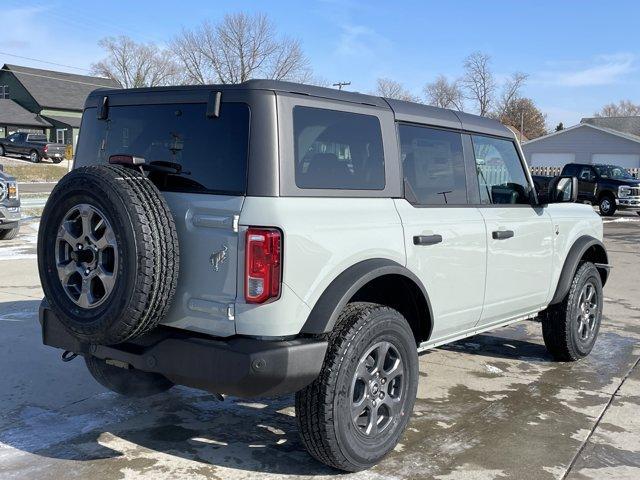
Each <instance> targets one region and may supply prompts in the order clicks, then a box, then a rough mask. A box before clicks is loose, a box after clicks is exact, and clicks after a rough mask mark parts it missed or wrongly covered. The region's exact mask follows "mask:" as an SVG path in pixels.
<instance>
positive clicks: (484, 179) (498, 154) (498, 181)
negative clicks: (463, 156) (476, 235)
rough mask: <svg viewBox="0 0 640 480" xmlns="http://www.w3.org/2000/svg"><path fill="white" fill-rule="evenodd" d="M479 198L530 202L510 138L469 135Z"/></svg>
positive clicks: (520, 163)
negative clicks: (478, 187)
mask: <svg viewBox="0 0 640 480" xmlns="http://www.w3.org/2000/svg"><path fill="white" fill-rule="evenodd" d="M471 139H472V141H473V150H474V153H475V159H476V170H477V174H478V183H479V186H480V201H481V202H482V203H485V204H530V203H531V200H530V195H531V186H530V185H529V182H528V180H527V176H526V174H525V171H524V168H523V166H522V162H521V161H520V157H519V156H518V152H517V150H516V146H515V144H514V143H513V142H512V141H511V140H502V139H499V138H492V137H485V136H481V135H472V137H471Z"/></svg>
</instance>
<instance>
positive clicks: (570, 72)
mask: <svg viewBox="0 0 640 480" xmlns="http://www.w3.org/2000/svg"><path fill="white" fill-rule="evenodd" d="M636 60H637V59H636V56H635V55H634V54H631V53H617V54H612V55H599V56H597V57H595V58H594V59H593V60H591V61H590V62H589V63H588V64H587V63H585V62H580V63H578V64H576V65H575V66H574V67H573V68H571V69H564V70H555V71H546V72H541V73H540V74H539V75H537V78H535V79H534V80H535V81H536V83H542V84H550V85H559V86H564V87H589V86H599V85H613V84H616V83H620V82H621V81H622V80H624V78H625V77H626V76H627V75H629V74H631V73H633V72H634V71H636V70H637V67H636Z"/></svg>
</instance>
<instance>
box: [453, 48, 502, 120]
mask: <svg viewBox="0 0 640 480" xmlns="http://www.w3.org/2000/svg"><path fill="white" fill-rule="evenodd" d="M490 63H491V57H490V56H489V55H487V54H486V53H482V52H474V53H472V54H471V55H469V56H468V57H467V58H465V60H464V64H463V67H464V74H463V76H462V78H461V80H460V83H461V85H462V87H463V88H464V89H465V90H466V94H467V98H468V99H469V100H471V101H472V102H473V103H474V105H475V107H476V109H477V111H478V113H479V114H480V115H482V116H486V115H487V114H488V113H489V112H490V110H491V107H492V104H493V102H494V95H495V90H496V81H495V78H494V76H493V73H492V72H491V68H490Z"/></svg>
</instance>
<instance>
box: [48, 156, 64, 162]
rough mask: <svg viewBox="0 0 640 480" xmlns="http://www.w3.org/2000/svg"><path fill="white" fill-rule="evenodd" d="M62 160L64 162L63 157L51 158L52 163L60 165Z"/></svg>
mask: <svg viewBox="0 0 640 480" xmlns="http://www.w3.org/2000/svg"><path fill="white" fill-rule="evenodd" d="M62 160H64V158H62V157H52V158H51V161H52V162H53V163H60V162H62Z"/></svg>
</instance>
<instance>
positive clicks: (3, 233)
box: [0, 226, 20, 240]
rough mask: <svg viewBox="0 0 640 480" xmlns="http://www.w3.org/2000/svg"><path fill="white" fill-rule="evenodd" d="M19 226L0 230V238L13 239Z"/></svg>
mask: <svg viewBox="0 0 640 480" xmlns="http://www.w3.org/2000/svg"><path fill="white" fill-rule="evenodd" d="M19 231H20V226H17V227H13V228H7V229H4V230H0V240H13V239H14V238H16V237H17V236H18V232H19Z"/></svg>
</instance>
